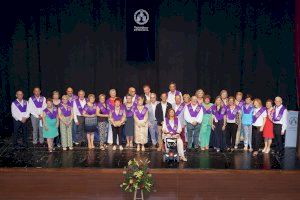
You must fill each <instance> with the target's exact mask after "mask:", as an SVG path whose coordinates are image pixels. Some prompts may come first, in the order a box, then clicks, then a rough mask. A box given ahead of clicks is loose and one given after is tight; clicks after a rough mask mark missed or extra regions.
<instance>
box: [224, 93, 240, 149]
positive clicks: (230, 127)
mask: <svg viewBox="0 0 300 200" xmlns="http://www.w3.org/2000/svg"><path fill="white" fill-rule="evenodd" d="M234 100H235V99H234V97H232V96H231V97H229V98H228V106H227V108H226V116H227V124H226V145H227V150H233V149H234V147H235V144H236V143H235V142H236V135H237V129H238V124H237V123H238V121H240V120H238V117H239V116H240V115H239V113H240V107H238V106H236V105H235V101H234Z"/></svg>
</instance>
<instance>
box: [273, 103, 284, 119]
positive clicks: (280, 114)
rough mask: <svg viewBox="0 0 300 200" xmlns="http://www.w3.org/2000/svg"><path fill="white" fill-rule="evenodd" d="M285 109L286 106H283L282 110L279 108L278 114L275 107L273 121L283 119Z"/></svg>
mask: <svg viewBox="0 0 300 200" xmlns="http://www.w3.org/2000/svg"><path fill="white" fill-rule="evenodd" d="M284 110H285V107H284V106H281V108H280V110H279V113H278V114H277V116H276V108H275V109H274V113H273V121H274V122H278V121H280V120H281V118H282V116H283V113H284Z"/></svg>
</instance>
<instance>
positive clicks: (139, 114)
mask: <svg viewBox="0 0 300 200" xmlns="http://www.w3.org/2000/svg"><path fill="white" fill-rule="evenodd" d="M147 111H148V108H147V107H146V106H144V108H143V110H142V111H141V112H140V111H139V109H138V108H137V107H135V108H134V110H133V112H134V114H135V116H136V117H137V118H138V119H139V120H143V119H144V117H145V115H146V113H147Z"/></svg>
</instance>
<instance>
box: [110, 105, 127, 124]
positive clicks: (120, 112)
mask: <svg viewBox="0 0 300 200" xmlns="http://www.w3.org/2000/svg"><path fill="white" fill-rule="evenodd" d="M124 112H125V109H124V108H123V107H122V106H121V107H120V111H119V114H117V113H116V110H115V108H114V109H112V110H111V115H112V118H113V119H114V120H115V121H120V120H121V119H122V117H123V114H124Z"/></svg>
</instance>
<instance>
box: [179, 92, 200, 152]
mask: <svg viewBox="0 0 300 200" xmlns="http://www.w3.org/2000/svg"><path fill="white" fill-rule="evenodd" d="M184 119H185V121H186V122H187V136H188V149H189V150H191V149H192V146H193V144H194V148H195V149H198V148H199V134H200V127H201V122H202V119H203V109H202V107H201V105H199V104H198V101H197V97H196V96H192V98H191V103H190V104H188V105H187V106H186V107H185V109H184Z"/></svg>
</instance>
